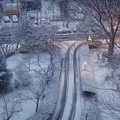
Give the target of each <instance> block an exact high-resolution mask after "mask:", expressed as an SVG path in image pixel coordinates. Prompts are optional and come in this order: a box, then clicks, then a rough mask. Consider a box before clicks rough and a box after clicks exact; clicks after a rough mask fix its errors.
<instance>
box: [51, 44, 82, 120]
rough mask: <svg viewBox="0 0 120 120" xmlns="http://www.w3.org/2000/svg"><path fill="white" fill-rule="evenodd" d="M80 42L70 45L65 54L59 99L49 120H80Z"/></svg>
mask: <svg viewBox="0 0 120 120" xmlns="http://www.w3.org/2000/svg"><path fill="white" fill-rule="evenodd" d="M80 46H81V42H74V43H73V44H71V45H70V46H69V48H68V50H67V52H66V55H65V58H64V61H63V64H62V73H61V81H60V88H59V92H60V94H59V99H58V103H57V106H56V109H55V111H54V114H53V116H52V118H51V120H80V117H81V110H82V98H83V97H82V94H81V89H82V88H81V83H80V54H79V48H80Z"/></svg>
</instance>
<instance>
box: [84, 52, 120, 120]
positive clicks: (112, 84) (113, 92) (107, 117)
mask: <svg viewBox="0 0 120 120" xmlns="http://www.w3.org/2000/svg"><path fill="white" fill-rule="evenodd" d="M101 53H102V52H100V51H97V52H92V54H91V55H90V58H89V62H90V63H91V67H92V71H93V74H94V76H95V81H96V83H97V85H96V86H95V89H96V95H97V96H96V98H93V99H90V98H88V99H87V100H86V101H87V102H86V103H87V104H88V105H87V106H86V105H85V106H86V108H88V109H91V110H90V111H92V112H94V114H95V111H97V113H99V114H96V115H95V116H97V117H98V118H101V119H103V120H119V119H120V114H119V112H120V110H119V107H118V106H119V105H120V102H119V97H120V96H119V87H120V86H119V85H120V81H119V79H120V77H119V74H120V72H119V71H120V64H117V67H116V68H115V69H114V66H115V64H116V63H117V61H116V63H114V65H113V66H112V67H110V66H109V64H108V62H107V58H103V56H102V55H101ZM91 101H92V102H91ZM97 107H98V109H96V108H97ZM91 115H92V114H91ZM91 115H89V112H88V119H87V120H91V119H92V118H91Z"/></svg>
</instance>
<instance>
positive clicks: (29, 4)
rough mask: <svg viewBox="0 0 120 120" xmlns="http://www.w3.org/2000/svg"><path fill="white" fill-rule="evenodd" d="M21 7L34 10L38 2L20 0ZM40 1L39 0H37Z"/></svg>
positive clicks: (35, 0)
mask: <svg viewBox="0 0 120 120" xmlns="http://www.w3.org/2000/svg"><path fill="white" fill-rule="evenodd" d="M20 1H21V7H22V8H23V9H26V10H35V9H36V8H37V5H38V4H39V3H38V2H37V0H20ZM39 1H40V0H39Z"/></svg>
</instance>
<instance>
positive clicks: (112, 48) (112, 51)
mask: <svg viewBox="0 0 120 120" xmlns="http://www.w3.org/2000/svg"><path fill="white" fill-rule="evenodd" d="M114 40H115V38H114V37H111V38H110V43H109V49H108V53H109V56H113V54H114Z"/></svg>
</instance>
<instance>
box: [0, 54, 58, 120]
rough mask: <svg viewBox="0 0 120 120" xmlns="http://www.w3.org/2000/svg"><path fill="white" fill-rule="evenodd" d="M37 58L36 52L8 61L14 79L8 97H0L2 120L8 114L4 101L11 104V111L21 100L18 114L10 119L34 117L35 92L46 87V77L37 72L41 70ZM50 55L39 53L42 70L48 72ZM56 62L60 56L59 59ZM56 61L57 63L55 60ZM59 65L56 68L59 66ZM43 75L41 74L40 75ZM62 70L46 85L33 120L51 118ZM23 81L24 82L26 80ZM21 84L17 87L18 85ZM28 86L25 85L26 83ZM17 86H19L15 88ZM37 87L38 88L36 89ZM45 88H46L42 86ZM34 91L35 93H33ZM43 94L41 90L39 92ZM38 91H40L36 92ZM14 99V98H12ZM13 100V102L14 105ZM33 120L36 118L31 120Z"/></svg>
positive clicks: (0, 119) (18, 119)
mask: <svg viewBox="0 0 120 120" xmlns="http://www.w3.org/2000/svg"><path fill="white" fill-rule="evenodd" d="M37 60H38V56H36V54H33V53H29V54H20V53H18V54H15V55H13V56H11V57H9V58H8V59H7V67H8V69H10V71H11V72H12V73H13V78H12V80H11V87H12V89H11V90H12V91H11V92H10V93H8V94H6V95H5V96H4V97H2V96H1V97H0V106H1V109H0V120H4V118H5V117H6V112H5V109H4V108H5V100H7V102H8V103H9V105H8V108H9V110H10V109H11V106H12V105H13V104H14V103H16V100H18V101H19V102H17V103H20V104H18V105H19V107H18V105H17V104H16V105H17V106H15V107H16V108H15V109H17V110H18V108H19V110H20V111H19V112H18V113H17V114H14V115H13V117H11V119H10V120H26V119H28V118H29V117H30V118H31V116H34V113H35V109H36V103H35V101H34V100H35V99H34V97H35V95H36V93H34V92H35V91H34V90H37V88H38V87H39V86H42V85H43V84H44V78H42V77H41V75H39V74H37V73H36V72H35V71H37V72H40V71H39V69H40V68H39V67H38V64H37ZM49 60H50V58H49V54H48V53H47V52H46V53H39V63H40V64H41V66H42V69H44V70H46V68H47V67H48V65H49ZM56 60H58V57H57V56H56ZM56 60H55V61H56ZM58 66H59V64H58V65H57V66H56V67H58ZM41 74H42V73H41ZM58 77H59V70H58V71H56V72H55V76H54V77H53V79H52V80H51V81H50V82H49V83H48V85H46V86H45V91H44V99H43V100H41V99H40V103H39V109H38V115H39V116H37V115H36V114H37V113H36V114H35V117H34V119H35V118H36V119H38V118H39V120H44V119H48V117H49V115H50V114H52V112H53V110H54V107H55V104H56V100H57V95H58V82H59V79H58ZM23 79H24V80H23ZM16 81H17V83H19V85H18V86H16V85H17V83H16ZM24 83H25V84H24ZM15 86H16V87H15ZM34 86H35V88H34ZM43 86H44V85H43ZM31 88H33V92H32V91H31ZM38 90H39V93H41V89H38ZM36 92H37V91H36ZM12 96H13V97H12ZM13 101H14V102H13ZM32 120H33V119H32Z"/></svg>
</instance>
